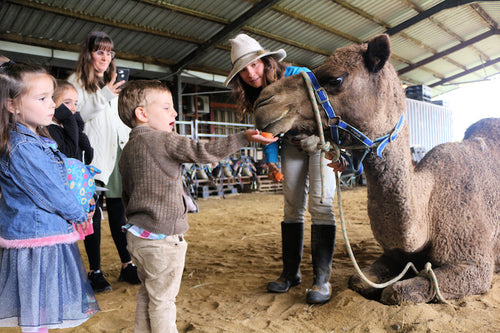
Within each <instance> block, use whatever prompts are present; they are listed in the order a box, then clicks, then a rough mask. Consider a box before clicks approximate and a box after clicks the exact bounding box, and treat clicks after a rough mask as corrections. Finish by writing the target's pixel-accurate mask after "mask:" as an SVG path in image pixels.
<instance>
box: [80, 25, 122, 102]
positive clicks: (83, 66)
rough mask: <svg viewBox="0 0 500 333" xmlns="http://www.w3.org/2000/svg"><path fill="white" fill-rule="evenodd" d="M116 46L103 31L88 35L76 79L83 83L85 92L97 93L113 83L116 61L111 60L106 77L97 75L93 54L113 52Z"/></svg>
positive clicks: (81, 52) (81, 53)
mask: <svg viewBox="0 0 500 333" xmlns="http://www.w3.org/2000/svg"><path fill="white" fill-rule="evenodd" d="M113 48H114V44H113V40H112V39H111V37H109V36H108V35H107V34H106V33H104V32H102V31H92V32H90V33H89V34H88V35H87V38H86V39H85V41H84V43H83V45H82V50H81V51H80V56H79V57H78V62H77V64H76V71H75V73H76V77H77V78H78V79H79V80H80V81H81V83H82V84H83V86H84V87H85V90H87V91H90V92H96V91H97V89H98V88H100V87H104V86H105V85H106V84H107V83H108V82H109V81H111V75H112V74H113V73H114V72H115V70H116V68H115V61H114V59H111V62H110V63H109V67H108V69H107V70H106V71H105V72H104V77H102V78H100V77H98V76H97V75H96V72H95V69H94V62H93V58H92V52H94V51H98V50H103V51H113Z"/></svg>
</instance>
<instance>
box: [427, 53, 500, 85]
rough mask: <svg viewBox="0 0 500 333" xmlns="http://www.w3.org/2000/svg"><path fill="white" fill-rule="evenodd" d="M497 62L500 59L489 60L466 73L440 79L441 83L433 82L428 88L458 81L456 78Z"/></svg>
mask: <svg viewBox="0 0 500 333" xmlns="http://www.w3.org/2000/svg"><path fill="white" fill-rule="evenodd" d="M498 62H500V57H499V58H496V59H493V60H489V61H487V62H485V63H484V64H481V65H478V66H476V67H472V68H470V69H468V70H466V71H463V72H462V73H459V74H456V75H452V76H449V77H447V78H446V79H442V80H441V81H438V82H435V83H433V84H430V85H429V87H431V88H432V87H435V86H440V85H443V84H444V83H446V82H450V81H453V80H455V79H458V78H460V77H462V76H465V75H467V74H470V73H473V72H476V71H478V70H481V69H484V68H485V67H488V66H492V65H494V64H496V63H498Z"/></svg>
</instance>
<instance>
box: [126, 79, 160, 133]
mask: <svg viewBox="0 0 500 333" xmlns="http://www.w3.org/2000/svg"><path fill="white" fill-rule="evenodd" d="M153 90H156V91H166V92H170V89H169V88H168V87H167V86H166V85H165V84H163V83H161V82H160V81H158V80H134V81H129V82H127V83H126V84H124V85H123V89H122V90H121V91H120V96H119V97H118V115H119V116H120V119H121V120H122V121H123V123H124V124H125V125H127V126H128V127H130V128H134V127H136V126H137V119H136V117H135V109H136V108H137V107H139V106H145V105H146V97H147V94H148V93H149V92H151V91H153Z"/></svg>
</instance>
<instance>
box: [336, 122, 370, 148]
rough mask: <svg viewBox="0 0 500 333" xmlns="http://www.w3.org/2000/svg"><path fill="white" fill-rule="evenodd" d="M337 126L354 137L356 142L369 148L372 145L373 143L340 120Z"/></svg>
mask: <svg viewBox="0 0 500 333" xmlns="http://www.w3.org/2000/svg"><path fill="white" fill-rule="evenodd" d="M338 126H339V127H340V128H343V129H344V130H346V131H347V132H348V133H349V134H351V135H352V136H354V137H355V138H356V139H357V140H359V141H360V142H362V143H363V144H364V145H365V146H367V147H371V146H372V145H373V141H372V140H370V139H369V138H368V137H367V136H366V135H364V134H363V133H361V132H360V131H359V130H358V129H357V128H356V127H354V126H351V125H349V124H348V123H346V122H344V121H342V120H340V121H339V124H338Z"/></svg>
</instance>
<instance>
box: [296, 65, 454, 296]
mask: <svg viewBox="0 0 500 333" xmlns="http://www.w3.org/2000/svg"><path fill="white" fill-rule="evenodd" d="M301 74H302V76H303V77H304V81H305V82H306V86H307V91H308V93H309V98H310V100H311V104H312V106H313V110H314V114H315V116H316V122H317V124H318V131H319V141H320V142H319V144H318V149H320V150H321V159H320V160H321V162H320V173H321V202H323V199H324V197H325V169H324V160H325V152H330V153H332V150H334V151H335V152H334V153H333V155H334V160H335V158H337V159H339V158H340V149H339V147H338V146H336V145H333V149H332V147H331V145H330V142H326V141H325V135H324V132H323V123H322V121H321V115H320V113H319V108H318V104H317V103H316V95H315V93H314V88H313V86H312V84H311V81H310V80H309V76H308V75H307V73H306V72H301ZM335 182H336V185H337V200H338V205H339V212H340V221H341V224H342V234H343V235H344V240H345V243H346V248H347V253H348V254H349V258H351V261H352V264H353V265H354V268H355V269H356V272H357V273H358V275H359V276H360V277H361V279H362V280H363V281H364V282H366V283H367V284H368V285H370V286H371V287H373V288H377V289H382V288H386V287H388V286H390V285H391V284H393V283H396V282H398V281H399V280H401V279H402V278H403V276H405V274H406V273H407V272H408V270H409V269H410V268H411V269H413V271H414V272H415V274H417V275H421V276H425V277H427V278H428V279H429V280H430V283H431V290H430V293H431V300H432V299H434V297H436V298H437V299H438V300H439V301H440V302H441V303H444V304H449V303H448V302H447V301H446V300H445V298H444V297H443V295H442V294H441V291H440V290H439V285H438V282H437V278H436V275H435V274H434V271H433V270H432V265H431V263H430V262H428V263H426V264H425V268H424V269H423V270H422V271H421V272H418V270H417V268H416V267H415V265H414V264H413V263H412V262H409V263H407V264H406V266H405V268H404V269H403V271H402V272H401V273H400V274H399V275H398V276H396V277H395V278H393V279H392V280H389V281H387V282H384V283H374V282H372V281H370V280H369V279H368V278H367V277H366V276H365V275H364V274H363V272H362V271H361V269H360V268H359V265H358V263H357V261H356V258H355V257H354V253H353V252H352V248H351V244H350V242H349V238H348V237H347V230H346V227H345V220H344V210H343V207H342V194H341V190H340V179H339V175H338V172H335Z"/></svg>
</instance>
